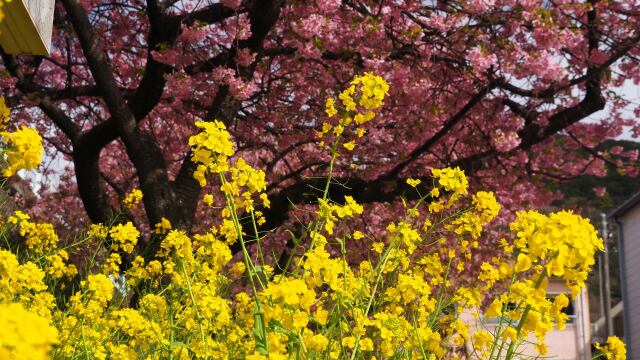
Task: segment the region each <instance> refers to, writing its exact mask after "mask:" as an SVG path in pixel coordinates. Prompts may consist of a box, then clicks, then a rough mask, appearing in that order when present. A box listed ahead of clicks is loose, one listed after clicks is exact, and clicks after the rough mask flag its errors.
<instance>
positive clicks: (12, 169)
mask: <svg viewBox="0 0 640 360" xmlns="http://www.w3.org/2000/svg"><path fill="white" fill-rule="evenodd" d="M0 135H1V136H2V139H3V140H4V142H5V143H7V144H8V146H9V148H8V149H7V150H6V152H5V154H6V160H7V163H8V167H7V168H6V169H4V171H3V172H2V175H3V176H5V177H9V176H11V175H13V174H15V173H16V172H17V171H18V170H22V169H25V170H31V169H35V168H36V167H38V165H40V162H41V161H42V152H43V151H44V148H43V147H42V138H41V137H40V135H39V134H38V132H37V131H36V130H34V129H30V128H28V127H26V126H22V127H21V128H20V129H18V130H16V131H13V132H7V131H3V132H0Z"/></svg>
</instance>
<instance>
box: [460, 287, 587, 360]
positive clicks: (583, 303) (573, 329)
mask: <svg viewBox="0 0 640 360" xmlns="http://www.w3.org/2000/svg"><path fill="white" fill-rule="evenodd" d="M547 293H548V294H558V293H565V294H567V295H568V291H567V288H566V287H565V286H564V284H563V283H560V282H556V281H552V282H551V283H550V284H549V287H548V289H547ZM588 309H589V296H588V293H587V291H586V289H585V290H583V291H582V293H580V295H578V297H577V298H576V299H575V300H574V310H575V319H574V321H573V323H570V324H567V326H566V328H565V329H563V330H557V329H554V330H551V331H549V332H548V333H547V335H546V336H545V343H546V344H547V349H548V353H547V355H546V356H545V357H544V358H551V359H555V360H590V359H591V332H590V330H591V327H590V322H589V310H588ZM461 317H462V318H463V319H464V320H465V322H467V323H469V324H472V326H471V328H470V333H471V334H472V333H473V332H475V331H476V330H477V329H485V330H488V331H489V332H492V333H493V332H495V328H496V327H497V324H491V323H484V324H483V323H481V322H480V321H477V320H476V319H475V317H474V316H473V315H471V314H469V313H463V314H462V315H461ZM527 340H528V341H529V342H531V343H534V342H536V339H535V336H533V335H532V336H530V338H529V339H527ZM468 345H469V346H471V344H468ZM519 350H520V351H521V354H522V355H523V356H524V357H527V356H531V357H535V356H537V355H538V354H537V352H536V351H535V349H534V347H533V345H528V344H523V345H522V346H521V347H520V349H519ZM471 352H472V350H471V348H470V349H469V353H471ZM472 359H474V360H475V358H474V357H472Z"/></svg>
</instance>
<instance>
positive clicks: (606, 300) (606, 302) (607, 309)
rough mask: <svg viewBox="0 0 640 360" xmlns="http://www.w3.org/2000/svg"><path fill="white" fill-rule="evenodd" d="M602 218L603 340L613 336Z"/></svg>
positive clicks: (606, 232)
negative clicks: (604, 331)
mask: <svg viewBox="0 0 640 360" xmlns="http://www.w3.org/2000/svg"><path fill="white" fill-rule="evenodd" d="M600 216H602V242H603V243H604V253H603V254H602V259H603V266H602V268H603V269H602V270H603V276H602V278H603V282H602V287H603V288H604V289H603V294H604V324H605V325H604V326H605V330H606V333H605V338H608V337H609V336H612V335H613V323H612V321H611V320H612V319H611V282H610V277H609V230H608V229H607V215H606V214H605V213H601V214H600Z"/></svg>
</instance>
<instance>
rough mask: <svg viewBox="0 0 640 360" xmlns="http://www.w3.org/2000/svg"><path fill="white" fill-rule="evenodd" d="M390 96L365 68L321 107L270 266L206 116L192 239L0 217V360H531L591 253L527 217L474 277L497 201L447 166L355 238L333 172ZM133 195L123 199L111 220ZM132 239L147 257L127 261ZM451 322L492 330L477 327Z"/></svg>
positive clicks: (170, 231) (239, 183) (579, 236)
mask: <svg viewBox="0 0 640 360" xmlns="http://www.w3.org/2000/svg"><path fill="white" fill-rule="evenodd" d="M388 90H389V87H388V85H387V83H386V82H385V81H384V79H382V78H381V77H378V76H375V75H373V74H368V73H365V74H364V75H363V76H358V77H356V78H354V80H353V81H352V82H351V83H350V84H349V86H348V88H347V89H346V90H345V91H343V92H341V93H340V94H339V96H338V100H339V101H336V100H335V99H333V98H330V99H328V100H327V101H326V103H325V104H326V113H327V116H328V120H327V122H325V123H324V124H323V125H322V129H321V130H320V131H318V137H319V139H320V146H321V147H322V148H323V149H326V150H327V151H329V153H330V155H331V160H330V163H329V166H328V169H329V174H328V175H327V181H326V185H325V187H324V188H323V189H320V191H321V193H320V194H319V195H318V199H317V204H316V207H315V208H314V210H313V211H314V212H313V214H312V215H313V220H312V221H310V222H309V223H307V224H301V229H302V230H301V233H300V234H297V235H295V236H296V237H297V241H296V248H295V249H293V251H292V255H291V257H290V258H289V259H288V261H286V264H285V265H284V266H282V265H276V264H274V263H268V262H267V261H266V259H268V257H267V256H265V254H264V253H263V248H262V246H261V243H262V241H263V239H264V236H265V232H264V230H262V229H261V225H262V224H264V222H265V221H266V220H265V217H264V214H263V211H264V209H265V208H268V207H269V206H270V203H269V199H268V195H267V193H266V189H267V184H266V179H265V174H264V172H263V171H261V170H259V169H255V168H253V167H252V166H251V165H250V164H248V163H247V162H246V161H245V160H244V159H242V158H241V157H237V155H236V153H235V145H234V142H233V139H232V136H231V134H230V133H229V131H228V130H227V128H226V126H225V124H224V123H222V122H219V121H213V122H197V123H196V126H197V128H199V129H200V132H199V133H198V134H196V135H194V136H192V137H191V138H190V140H189V145H190V146H191V149H192V154H193V155H192V161H194V162H195V163H196V164H197V168H196V171H195V173H194V174H193V175H194V178H195V179H196V180H198V182H199V183H200V184H201V185H202V186H203V187H204V186H205V185H206V184H216V187H217V189H218V190H219V192H218V193H206V194H204V195H203V202H204V203H206V204H207V205H209V206H212V207H217V208H219V209H220V216H219V218H220V221H219V222H218V225H215V226H213V227H212V228H210V229H209V230H208V231H206V232H204V233H197V234H190V233H187V232H185V231H183V230H181V229H174V228H172V226H171V223H170V222H169V221H168V220H166V219H163V221H162V223H160V224H158V225H157V226H156V228H155V230H153V236H151V237H150V240H146V239H143V238H144V234H143V232H141V230H139V229H137V228H136V227H135V226H134V224H133V223H132V222H129V221H115V222H114V223H113V224H95V225H93V226H92V227H91V228H90V229H89V230H88V231H87V232H86V233H85V234H84V235H83V236H82V237H80V238H79V239H76V240H74V241H73V242H72V243H65V245H61V243H62V242H61V241H60V240H59V239H58V237H57V235H56V234H55V231H53V228H52V226H51V225H50V224H46V223H40V224H38V223H34V222H32V221H31V218H30V217H29V216H28V215H27V214H24V213H22V212H19V211H18V212H15V213H14V214H13V215H12V216H10V217H9V218H8V219H7V220H6V221H3V222H2V229H3V232H2V237H3V238H4V239H5V240H6V241H4V242H2V245H0V246H1V247H2V250H0V285H2V287H3V289H7V290H6V291H3V292H2V293H0V325H1V326H2V328H3V329H16V331H15V332H13V331H12V332H11V333H12V335H11V336H9V337H4V336H3V337H2V338H1V339H0V358H6V357H9V358H10V357H13V358H24V356H25V355H24V354H29V356H30V357H31V358H55V359H75V358H96V359H139V358H142V359H165V358H170V359H193V358H199V359H200V358H202V359H210V358H213V359H222V358H229V359H250V360H259V359H290V358H296V359H351V360H353V359H396V358H410V359H443V358H454V357H455V355H454V354H453V352H452V349H453V348H454V347H456V346H465V347H467V349H468V350H469V353H470V354H471V356H472V357H473V358H477V359H514V358H516V357H518V358H521V356H520V353H521V349H522V347H523V346H524V345H525V344H526V343H527V342H530V341H531V338H534V339H535V347H536V350H537V352H538V353H539V354H540V355H542V356H544V355H545V354H546V352H547V349H546V345H545V343H544V338H545V335H546V334H547V333H548V332H549V331H550V330H551V329H553V328H554V327H555V328H562V327H563V326H564V324H565V322H566V320H567V316H566V314H564V313H563V311H562V310H563V309H564V308H565V307H567V306H568V304H569V301H570V300H569V297H567V296H565V295H559V296H556V297H555V299H553V300H549V298H548V297H547V289H548V286H549V282H550V281H552V280H554V279H557V280H560V281H563V282H564V283H565V284H566V286H567V288H568V289H570V295H571V296H573V297H575V296H577V294H579V292H580V291H581V289H582V288H583V287H584V286H585V280H586V278H587V275H588V274H589V271H590V268H591V266H592V265H593V263H594V256H595V255H596V253H597V252H598V251H600V250H602V240H601V239H599V238H598V237H597V234H596V231H595V229H594V227H593V226H592V225H591V224H590V223H589V222H588V220H586V219H584V218H582V217H580V216H578V215H576V214H573V213H571V212H565V211H561V212H557V213H552V214H549V215H545V214H542V213H539V212H536V211H523V212H519V213H517V214H516V215H515V220H514V221H513V222H512V223H511V224H510V229H509V230H510V231H509V234H506V235H505V237H504V238H502V239H500V240H499V241H497V243H499V244H500V249H501V251H499V252H496V254H495V256H494V257H493V258H492V259H490V260H489V261H486V262H484V263H482V264H481V266H480V268H479V269H477V268H474V267H473V266H470V265H469V261H468V260H469V259H472V258H473V257H474V256H475V255H476V251H477V249H478V247H479V242H480V241H492V240H491V239H487V238H486V234H485V229H486V227H487V226H488V225H489V224H490V223H491V222H492V221H493V220H494V219H495V217H496V216H497V215H498V214H499V213H500V211H501V206H500V204H499V203H498V201H497V200H496V198H495V196H494V194H493V193H491V192H486V191H478V192H476V193H474V194H471V195H469V191H470V190H469V182H468V180H467V178H466V176H465V174H464V171H462V170H461V169H459V168H444V169H433V170H432V176H431V177H430V178H421V179H412V178H411V179H408V180H407V184H408V185H410V187H411V189H412V190H413V191H416V192H418V194H420V196H419V199H418V200H416V201H413V202H405V203H404V212H403V213H401V214H399V215H398V217H397V218H396V219H394V220H393V221H392V222H390V223H389V224H388V225H387V227H386V230H385V231H384V233H383V234H368V233H365V231H363V229H354V228H352V227H351V226H350V224H352V223H354V220H356V219H357V218H358V217H359V216H360V215H362V214H363V213H364V212H365V211H366V208H365V207H364V206H363V205H361V204H358V202H357V201H356V199H354V198H353V197H351V196H348V195H347V196H344V197H343V198H339V199H335V198H331V197H330V196H329V194H330V192H329V189H330V187H331V186H335V185H334V184H333V181H332V176H333V174H332V169H333V163H334V162H335V161H336V159H337V158H338V156H340V155H343V156H347V155H348V151H351V150H353V149H354V148H355V146H357V143H356V142H357V141H359V139H360V138H362V137H363V135H364V134H365V131H366V129H365V127H366V124H367V123H368V122H369V121H372V120H373V119H374V118H375V117H376V111H377V110H378V109H379V108H380V107H381V106H382V105H383V104H384V98H385V97H386V96H387V95H388ZM343 149H345V150H346V151H347V153H342V152H343V151H345V150H343ZM9 151H11V150H9ZM18 153H20V152H19V151H18ZM14 164H22V165H20V166H29V165H30V164H27V163H25V162H23V163H19V162H14ZM142 196H143V195H142V193H141V192H140V191H139V190H135V191H132V192H131V193H130V194H129V195H128V196H127V197H126V198H125V200H124V205H125V207H127V208H133V207H135V206H137V205H138V204H139V202H140V201H141V199H142ZM261 209H262V210H261ZM12 233H13V235H12ZM143 240H144V241H158V246H157V249H158V250H157V251H156V252H155V253H153V254H151V255H148V254H145V253H143V252H141V251H140V250H139V248H140V246H138V245H139V244H140V243H141V242H142V241H143ZM355 242H357V243H364V244H366V245H365V248H366V253H365V254H364V256H363V257H362V258H363V260H360V261H357V262H354V261H353V260H351V258H350V257H349V256H348V254H349V251H350V245H352V244H354V243H355ZM235 247H238V248H239V249H241V254H239V255H240V256H234V254H233V253H232V250H231V249H232V248H235ZM79 249H91V254H90V256H89V259H91V261H90V262H89V263H88V264H87V265H86V266H85V267H84V268H83V269H82V270H81V271H78V269H77V268H76V266H75V265H74V264H72V263H71V262H70V256H69V252H73V251H76V250H79ZM468 279H473V281H470V280H468ZM496 289H498V290H496ZM465 313H467V314H468V313H471V314H475V315H476V316H479V315H480V314H483V316H485V317H496V318H499V319H500V322H499V325H498V326H497V327H496V328H491V329H489V328H477V327H475V326H472V324H470V323H469V322H467V321H466V320H465V317H464V316H463V314H465ZM599 348H600V350H601V351H602V356H605V357H606V358H607V359H616V360H618V359H624V358H625V356H626V355H625V349H624V344H622V343H621V342H620V341H619V339H617V338H610V339H609V340H608V342H607V344H605V345H602V346H600V345H599Z"/></svg>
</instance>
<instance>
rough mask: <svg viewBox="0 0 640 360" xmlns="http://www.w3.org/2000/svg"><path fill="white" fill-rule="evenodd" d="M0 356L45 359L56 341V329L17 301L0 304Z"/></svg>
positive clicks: (35, 359)
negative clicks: (0, 332) (0, 333)
mask: <svg viewBox="0 0 640 360" xmlns="http://www.w3.org/2000/svg"><path fill="white" fill-rule="evenodd" d="M0 329H2V332H3V333H2V336H0V359H33V360H38V359H43V360H44V359H49V352H50V351H51V348H52V346H53V345H54V344H56V343H58V331H57V330H56V329H55V328H54V327H53V326H51V324H50V322H49V321H48V320H47V319H45V318H43V317H41V316H38V315H36V314H34V313H32V312H30V311H28V310H27V309H25V308H24V307H23V306H22V304H20V303H6V304H0Z"/></svg>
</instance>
